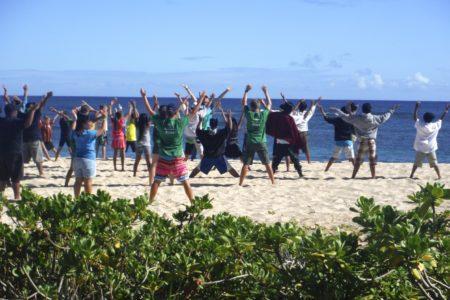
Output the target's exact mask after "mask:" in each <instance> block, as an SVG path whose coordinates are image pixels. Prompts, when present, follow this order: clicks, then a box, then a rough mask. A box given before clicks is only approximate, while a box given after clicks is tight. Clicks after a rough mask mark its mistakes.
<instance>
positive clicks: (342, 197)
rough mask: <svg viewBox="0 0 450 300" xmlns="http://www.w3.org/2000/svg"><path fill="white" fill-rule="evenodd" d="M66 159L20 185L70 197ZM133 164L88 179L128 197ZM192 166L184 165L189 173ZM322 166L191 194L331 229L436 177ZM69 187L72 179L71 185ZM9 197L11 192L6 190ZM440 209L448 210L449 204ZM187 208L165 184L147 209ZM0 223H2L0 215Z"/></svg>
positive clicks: (222, 181) (246, 212)
mask: <svg viewBox="0 0 450 300" xmlns="http://www.w3.org/2000/svg"><path fill="white" fill-rule="evenodd" d="M69 163H70V161H69V160H68V159H61V160H59V161H58V162H46V163H45V173H46V175H45V177H44V178H39V177H37V171H36V168H35V167H34V166H33V165H27V166H26V167H25V174H26V179H25V180H24V181H23V184H24V185H27V186H28V187H30V188H32V189H33V191H34V192H36V193H38V194H40V195H43V196H47V195H51V194H54V193H58V192H62V193H67V194H71V193H72V192H73V190H72V187H68V188H66V187H64V176H65V173H66V171H67V169H68V166H69ZM133 163H134V160H132V159H127V161H126V171H125V172H114V171H113V165H112V161H111V160H108V161H97V177H96V178H95V180H94V190H97V189H103V190H107V191H108V192H109V193H110V194H112V196H113V197H124V198H133V197H135V196H139V195H142V194H144V193H148V192H149V186H148V175H147V174H148V173H147V172H146V167H145V163H142V164H141V166H140V170H139V173H138V176H137V177H133V174H132V166H133V165H132V164H133ZM195 164H196V162H195V163H194V162H189V169H190V170H192V169H193V168H194V167H195ZM231 164H232V165H233V166H234V167H235V168H236V169H237V170H240V167H241V164H240V162H238V161H233V162H231ZM324 168H325V164H324V163H319V162H314V163H312V164H305V163H304V164H303V169H304V175H305V178H304V179H299V178H298V176H297V173H296V172H295V171H294V170H293V168H292V170H291V171H290V172H286V167H285V165H280V168H279V169H280V171H279V172H278V173H277V174H276V184H275V185H271V184H270V181H269V180H268V177H267V175H266V173H265V171H264V167H263V166H262V165H260V164H255V165H254V166H253V169H252V171H251V172H250V173H249V176H248V178H247V179H246V181H245V182H244V186H242V187H240V186H239V185H238V179H237V178H233V177H231V175H229V174H225V175H223V176H222V175H220V174H219V173H218V172H217V171H212V172H211V173H210V174H209V175H208V176H207V175H204V174H199V175H198V177H197V178H195V179H192V180H191V185H192V188H193V190H194V193H195V194H196V195H198V196H202V195H205V194H209V195H210V196H211V197H212V198H213V199H214V200H213V205H214V208H213V209H212V210H211V211H209V212H208V214H214V213H219V212H229V213H231V214H233V215H239V216H249V217H250V218H252V219H253V220H256V221H258V222H266V223H274V222H278V221H280V222H287V221H296V222H298V223H299V224H301V225H304V226H315V225H320V226H323V227H326V228H334V227H336V226H340V225H352V221H351V220H352V217H354V215H355V214H354V213H352V212H351V211H350V210H349V208H350V207H352V206H354V204H355V202H356V199H357V198H358V197H359V196H366V197H374V198H375V200H376V201H377V203H379V204H391V205H394V206H397V207H398V208H400V209H409V208H411V207H412V204H411V203H409V202H408V199H407V197H406V196H407V195H409V194H411V193H413V192H415V191H417V190H418V185H419V184H425V183H426V182H427V181H428V182H433V181H434V180H435V179H436V175H435V173H434V170H432V169H430V168H429V167H424V168H422V169H419V170H418V171H417V173H416V175H417V176H418V177H419V179H415V180H413V179H409V178H408V176H409V173H410V168H411V164H410V163H379V164H378V166H377V175H378V176H379V177H378V178H377V179H375V180H372V179H369V166H368V164H367V163H366V164H364V165H363V166H362V168H361V171H360V174H359V178H358V179H356V180H352V179H349V177H350V174H351V170H352V167H351V164H350V163H348V162H343V163H336V164H334V165H333V167H332V168H331V170H330V171H329V172H327V173H325V172H324V171H323V170H324ZM440 168H441V173H442V175H443V178H444V179H443V180H441V182H442V183H444V184H445V185H446V186H450V179H449V175H450V164H441V165H440ZM72 183H73V179H72V181H71V184H72ZM6 196H7V197H8V198H12V191H11V189H8V190H7V192H6ZM446 202H447V203H445V204H444V207H443V208H444V209H449V208H450V204H449V203H448V202H449V201H446ZM187 204H189V201H188V199H187V198H186V196H185V194H184V191H183V188H182V186H181V185H179V184H176V185H174V186H170V185H169V184H168V183H165V184H162V185H161V188H160V190H159V194H158V196H157V199H156V201H155V202H154V203H153V204H152V205H150V209H152V210H154V211H156V212H158V213H160V214H163V215H166V216H168V217H170V216H171V215H172V213H174V212H176V211H178V209H181V208H183V205H187ZM2 220H3V221H6V222H8V220H7V217H6V216H5V213H4V212H3V216H2Z"/></svg>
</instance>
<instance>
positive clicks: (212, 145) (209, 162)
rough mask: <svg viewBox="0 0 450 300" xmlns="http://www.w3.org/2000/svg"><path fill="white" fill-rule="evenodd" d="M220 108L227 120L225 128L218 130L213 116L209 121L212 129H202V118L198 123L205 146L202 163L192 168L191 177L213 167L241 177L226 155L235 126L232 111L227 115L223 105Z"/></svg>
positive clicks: (221, 171)
mask: <svg viewBox="0 0 450 300" xmlns="http://www.w3.org/2000/svg"><path fill="white" fill-rule="evenodd" d="M220 109H221V110H222V115H223V118H224V120H225V122H226V126H225V128H222V129H220V130H218V129H217V125H218V121H217V119H214V118H213V119H211V120H210V121H209V125H210V129H208V130H201V129H200V125H201V124H202V118H200V122H199V123H198V125H197V130H196V134H197V138H198V139H199V140H200V143H202V145H203V148H204V151H203V158H202V160H201V162H200V165H199V166H197V167H196V168H195V169H194V170H192V172H191V174H190V175H189V177H190V178H194V177H195V176H196V175H197V174H198V173H200V172H202V173H204V174H208V173H209V171H211V169H212V168H213V167H215V168H216V169H217V170H218V171H219V172H220V174H224V173H226V172H229V173H230V174H231V175H233V176H234V177H236V178H237V177H239V173H238V172H237V171H236V170H235V169H234V168H233V167H232V166H231V165H230V164H229V163H228V161H227V160H226V158H225V155H224V154H225V145H226V141H227V139H228V136H229V134H230V131H231V130H232V128H233V121H232V119H231V112H229V113H228V114H227V115H225V113H224V112H223V109H222V107H221V106H220Z"/></svg>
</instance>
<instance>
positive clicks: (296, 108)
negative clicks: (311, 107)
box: [292, 99, 305, 111]
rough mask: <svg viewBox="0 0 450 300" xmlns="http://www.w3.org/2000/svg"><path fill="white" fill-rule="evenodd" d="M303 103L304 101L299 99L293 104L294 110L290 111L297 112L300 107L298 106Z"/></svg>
mask: <svg viewBox="0 0 450 300" xmlns="http://www.w3.org/2000/svg"><path fill="white" fill-rule="evenodd" d="M303 102H305V99H300V100H298V101H297V104H295V106H294V108H293V109H292V111H297V110H298V108H299V107H300V104H302V103H303Z"/></svg>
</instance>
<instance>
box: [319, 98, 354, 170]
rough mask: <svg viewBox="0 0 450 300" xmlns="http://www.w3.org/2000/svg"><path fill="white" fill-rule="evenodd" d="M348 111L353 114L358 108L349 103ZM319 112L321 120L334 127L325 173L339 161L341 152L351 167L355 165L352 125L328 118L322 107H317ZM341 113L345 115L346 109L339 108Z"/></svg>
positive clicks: (338, 119)
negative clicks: (332, 146)
mask: <svg viewBox="0 0 450 300" xmlns="http://www.w3.org/2000/svg"><path fill="white" fill-rule="evenodd" d="M350 109H351V110H352V112H355V111H356V110H357V109H358V107H357V106H356V105H355V104H353V103H351V105H350ZM319 110H320V112H321V114H322V116H323V119H324V120H325V122H327V123H329V124H331V125H333V126H334V143H335V146H334V151H333V154H332V155H331V157H330V159H329V161H328V164H327V166H326V168H325V172H327V171H328V170H329V169H330V168H331V165H333V163H334V162H335V161H337V160H339V157H340V155H341V153H342V152H344V154H345V158H346V159H348V160H349V161H350V162H351V163H352V164H353V165H355V151H354V149H353V136H354V134H355V128H354V127H353V125H352V124H350V123H347V122H345V121H344V120H342V118H340V117H336V116H334V117H332V116H328V115H327V114H326V113H325V111H324V109H323V107H322V105H319ZM341 111H342V112H344V113H347V107H346V106H343V107H342V108H341Z"/></svg>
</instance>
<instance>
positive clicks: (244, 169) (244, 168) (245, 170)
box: [239, 164, 248, 185]
mask: <svg viewBox="0 0 450 300" xmlns="http://www.w3.org/2000/svg"><path fill="white" fill-rule="evenodd" d="M247 173H248V165H245V164H244V165H243V166H242V170H241V176H240V177H239V185H242V184H243V183H244V179H245V177H247Z"/></svg>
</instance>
